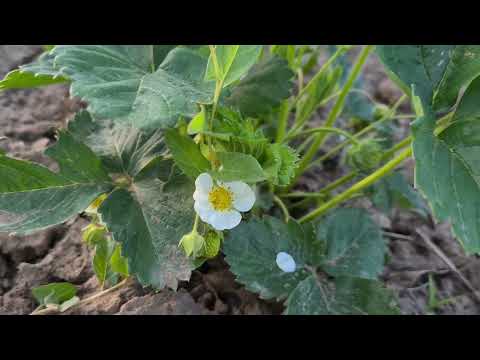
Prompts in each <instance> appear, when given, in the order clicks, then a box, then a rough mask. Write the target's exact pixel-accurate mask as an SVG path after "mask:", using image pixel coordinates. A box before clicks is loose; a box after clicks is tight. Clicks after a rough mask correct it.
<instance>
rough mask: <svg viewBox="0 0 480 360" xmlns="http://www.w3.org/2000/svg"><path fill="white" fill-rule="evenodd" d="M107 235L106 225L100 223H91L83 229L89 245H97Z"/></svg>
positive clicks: (84, 239) (85, 239)
mask: <svg viewBox="0 0 480 360" xmlns="http://www.w3.org/2000/svg"><path fill="white" fill-rule="evenodd" d="M106 235H107V229H106V228H105V226H101V225H98V224H90V225H88V226H86V227H85V228H83V230H82V238H83V241H85V242H86V243H87V245H89V246H95V245H97V244H98V243H99V242H100V241H102V240H103V239H105V236H106Z"/></svg>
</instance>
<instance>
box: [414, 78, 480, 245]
mask: <svg viewBox="0 0 480 360" xmlns="http://www.w3.org/2000/svg"><path fill="white" fill-rule="evenodd" d="M479 94H480V79H478V78H477V79H476V80H474V81H473V82H472V83H471V85H470V86H469V88H468V89H467V90H466V92H465V94H464V96H463V97H462V100H461V102H460V104H459V105H458V107H457V111H456V113H455V114H454V116H453V118H452V120H451V125H450V126H449V127H448V128H447V129H446V130H444V131H443V132H441V133H440V134H439V136H438V137H437V136H435V134H434V128H435V118H434V116H433V115H432V114H431V112H427V113H426V115H425V117H424V118H422V119H419V120H417V121H416V122H415V124H414V126H413V128H412V129H413V135H414V143H413V151H414V156H415V162H416V167H415V183H416V186H417V187H418V188H419V189H420V190H421V191H422V193H423V194H424V195H425V197H426V198H427V199H428V200H429V202H430V205H431V207H432V210H433V213H434V215H435V217H436V218H437V219H438V220H439V221H447V220H449V221H450V222H451V223H452V228H453V232H454V234H455V235H456V236H457V237H458V239H459V240H460V242H461V243H462V245H463V246H464V248H465V250H466V252H467V253H470V254H471V253H478V252H480V227H479V226H478V214H479V213H480V202H479V201H478V199H480V186H479V174H480V166H479V163H478V147H479V145H480V142H479V140H478V135H477V134H478V129H477V128H478V127H479V125H478V124H479V117H478V114H479V110H478V109H479V108H478V105H477V99H478V96H479Z"/></svg>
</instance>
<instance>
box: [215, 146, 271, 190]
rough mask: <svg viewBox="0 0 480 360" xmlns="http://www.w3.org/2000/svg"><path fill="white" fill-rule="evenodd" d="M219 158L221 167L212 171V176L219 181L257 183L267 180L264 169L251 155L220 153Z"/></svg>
mask: <svg viewBox="0 0 480 360" xmlns="http://www.w3.org/2000/svg"><path fill="white" fill-rule="evenodd" d="M217 158H218V160H219V161H220V167H219V169H218V170H212V171H211V174H212V175H213V177H215V178H216V179H218V180H222V181H244V182H247V183H257V182H260V181H263V180H265V179H266V177H265V172H264V171H263V169H262V167H261V166H260V164H259V163H258V161H257V159H255V158H254V157H253V156H251V155H247V154H242V153H236V152H219V153H217Z"/></svg>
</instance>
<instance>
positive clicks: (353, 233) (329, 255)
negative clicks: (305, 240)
mask: <svg viewBox="0 0 480 360" xmlns="http://www.w3.org/2000/svg"><path fill="white" fill-rule="evenodd" d="M317 238H318V239H319V240H320V241H325V242H326V244H327V245H326V246H327V250H326V256H325V258H324V260H323V261H322V265H321V266H322V269H323V270H325V271H327V272H328V273H329V274H331V275H333V276H342V275H344V276H355V277H359V278H364V279H376V278H377V277H378V275H379V274H380V273H381V272H382V271H383V263H384V258H385V253H386V244H385V240H384V239H383V236H382V232H381V230H380V228H379V227H378V226H377V225H376V224H375V223H374V222H373V221H372V220H371V219H370V216H369V215H368V213H367V212H366V211H365V210H363V209H354V208H341V209H337V210H334V211H333V212H332V213H331V214H330V215H329V216H328V217H327V218H326V219H324V220H322V221H321V222H320V223H319V224H318V226H317Z"/></svg>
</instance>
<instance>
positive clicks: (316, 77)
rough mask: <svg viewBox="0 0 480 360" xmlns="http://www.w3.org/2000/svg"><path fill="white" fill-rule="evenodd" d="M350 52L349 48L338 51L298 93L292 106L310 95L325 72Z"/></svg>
mask: <svg viewBox="0 0 480 360" xmlns="http://www.w3.org/2000/svg"><path fill="white" fill-rule="evenodd" d="M348 50H349V47H345V46H341V47H339V48H338V50H337V51H336V52H335V53H334V54H333V55H332V56H331V57H330V58H329V59H328V60H327V61H326V62H325V63H324V64H323V65H322V67H321V68H320V69H319V70H318V72H317V73H316V74H315V75H314V76H313V78H312V79H311V80H310V81H309V82H308V84H307V85H306V86H305V87H304V88H303V89H302V90H301V91H300V92H299V93H298V95H297V97H296V98H295V101H294V102H293V104H292V107H294V106H295V105H297V103H298V101H299V100H300V99H301V98H302V96H303V95H305V94H306V93H308V91H309V90H310V89H311V88H312V87H313V86H315V84H316V82H317V81H318V80H319V79H320V78H321V77H322V76H323V74H324V73H325V71H327V69H328V68H329V67H330V66H331V65H332V64H333V63H334V62H335V61H336V60H337V59H338V58H339V57H340V56H342V55H343V54H344V53H345V52H347V51H348Z"/></svg>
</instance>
